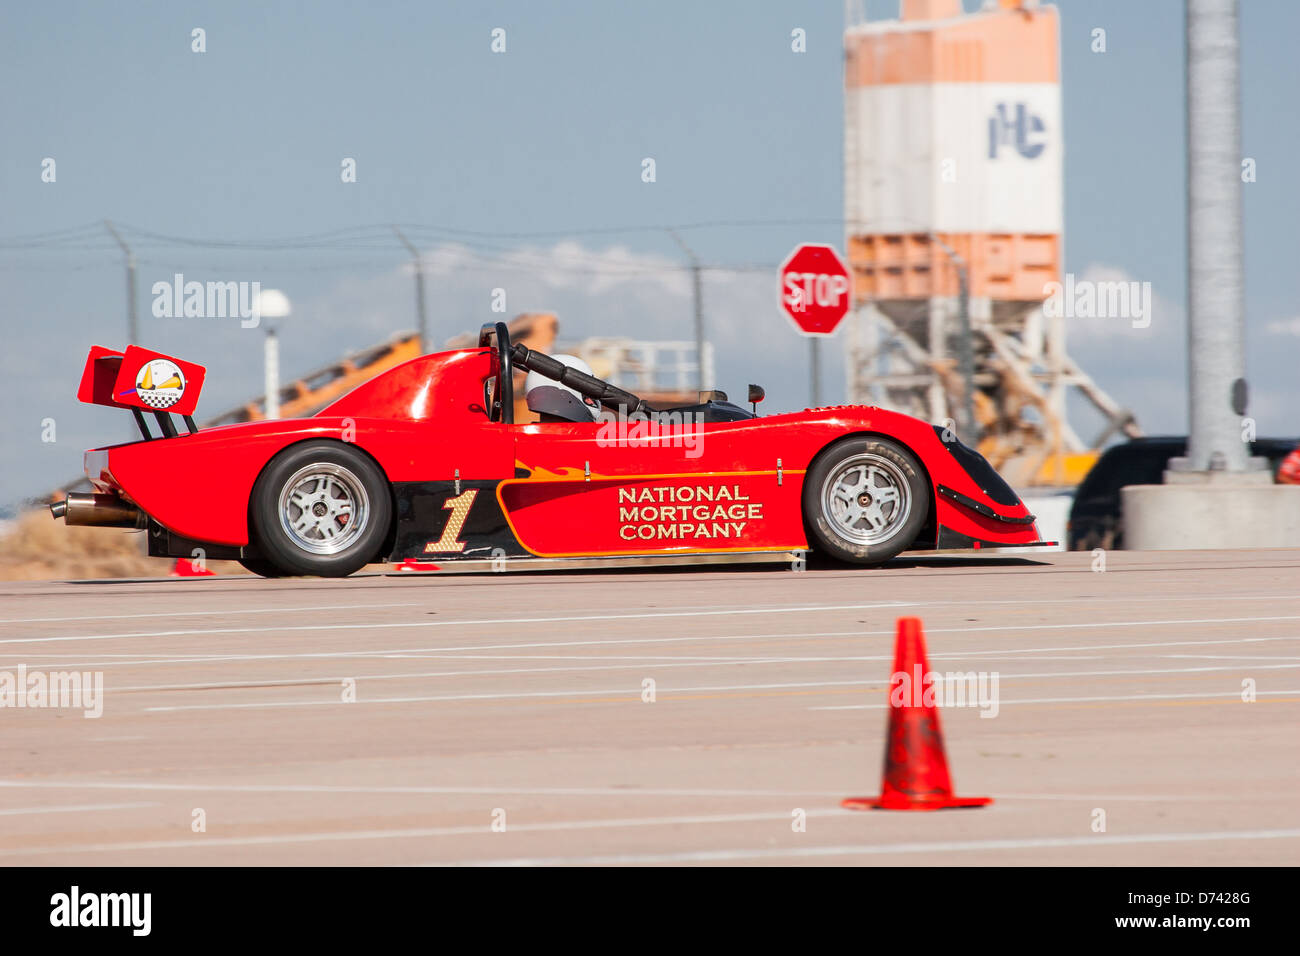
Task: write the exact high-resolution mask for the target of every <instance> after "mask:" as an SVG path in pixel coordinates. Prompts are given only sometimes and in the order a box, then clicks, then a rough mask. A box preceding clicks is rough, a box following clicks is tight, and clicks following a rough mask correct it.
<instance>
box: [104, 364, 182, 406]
mask: <svg viewBox="0 0 1300 956" xmlns="http://www.w3.org/2000/svg"><path fill="white" fill-rule="evenodd" d="M132 393H135V396H136V397H137V398H138V399H140V401H142V402H144V403H145V404H146V405H148V406H149V407H150V408H157V409H163V408H171V407H172V406H173V405H175V404H176V403H177V402H179V401H180V400H181V396H182V395H184V394H185V376H184V374H182V372H181V370H180V368H178V367H177V365H176V363H175V362H171V361H169V360H167V359H152V360H150V361H148V362H145V363H144V364H143V365H141V366H140V371H138V372H136V375H135V388H131V389H127V390H126V391H125V392H122V393H121V395H130V394H132ZM119 397H121V396H119Z"/></svg>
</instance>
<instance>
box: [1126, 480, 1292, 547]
mask: <svg viewBox="0 0 1300 956" xmlns="http://www.w3.org/2000/svg"><path fill="white" fill-rule="evenodd" d="M1120 504H1121V508H1122V509H1123V514H1124V546H1125V547H1126V548H1127V549H1129V550H1132V551H1186V550H1199V549H1205V548H1300V485H1259V484H1254V483H1250V482H1245V483H1230V482H1225V481H1217V482H1212V483H1208V484H1195V485H1193V484H1173V485H1129V486H1128V487H1126V488H1122V489H1120Z"/></svg>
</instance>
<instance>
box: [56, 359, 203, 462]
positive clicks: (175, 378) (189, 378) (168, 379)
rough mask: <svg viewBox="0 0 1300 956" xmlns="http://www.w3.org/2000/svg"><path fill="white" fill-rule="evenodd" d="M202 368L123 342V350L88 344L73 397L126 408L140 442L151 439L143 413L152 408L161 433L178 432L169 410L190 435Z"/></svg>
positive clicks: (168, 435) (194, 427) (169, 435)
mask: <svg viewBox="0 0 1300 956" xmlns="http://www.w3.org/2000/svg"><path fill="white" fill-rule="evenodd" d="M206 374H207V369H205V368H204V367H203V366H202V365H195V364H194V363H193V362H183V361H181V360H180V359H176V358H172V357H171V356H170V355H164V354H163V353H162V352H154V351H151V350H149V349H142V348H140V347H139V346H138V345H128V346H127V347H126V351H125V352H119V351H117V350H115V349H109V348H105V347H104V346H102V345H94V346H91V349H90V354H89V355H87V356H86V367H85V368H84V369H83V370H82V373H81V384H80V386H78V388H77V398H78V399H79V400H80V401H82V402H85V403H86V404H88V405H105V406H107V407H109V408H129V409H131V414H132V415H134V416H135V423H136V426H137V427H138V428H139V429H140V434H141V435H143V436H144V440H145V441H151V440H153V439H154V437H155V436H154V435H152V434H151V433H150V431H149V425H148V422H146V421H145V417H144V412H146V411H149V412H152V413H153V416H154V420H155V421H156V422H157V423H158V428H159V429H160V430H161V432H162V435H161V436H158V437H163V438H175V437H176V436H177V434H178V432H177V429H176V423H175V422H174V421H173V420H172V415H173V414H175V415H180V416H181V418H182V419H183V420H184V421H185V427H186V428H187V429H189V433H190V434H191V435H193V434H195V433H196V432H198V430H199V429H198V426H197V425H195V424H194V418H193V414H194V408H195V406H196V405H198V402H199V392H200V391H202V389H203V377H204V375H206Z"/></svg>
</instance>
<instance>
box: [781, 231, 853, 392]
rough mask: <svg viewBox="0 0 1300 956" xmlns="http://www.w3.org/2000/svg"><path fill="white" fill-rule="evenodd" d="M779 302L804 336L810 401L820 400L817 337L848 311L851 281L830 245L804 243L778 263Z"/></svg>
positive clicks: (832, 332) (832, 327)
mask: <svg viewBox="0 0 1300 956" xmlns="http://www.w3.org/2000/svg"><path fill="white" fill-rule="evenodd" d="M780 278H781V306H782V308H784V309H785V314H786V315H788V316H789V317H790V320H791V321H792V322H794V325H795V328H796V329H798V331H799V334H800V335H805V336H807V337H808V345H809V369H808V371H809V378H810V391H811V394H812V405H813V406H814V407H816V406H817V405H820V404H821V400H822V399H821V369H820V361H819V356H818V348H817V340H818V339H819V338H822V337H825V336H828V335H832V334H834V332H835V329H836V328H837V327H838V326H839V324H840V322H841V321H843V319H844V316H845V315H847V314H848V311H849V304H850V302H851V301H852V299H853V282H852V280H851V279H850V278H849V270H848V268H847V267H846V266H845V265H844V260H842V259H841V258H840V255H839V253H838V252H836V251H835V249H834V248H833V247H831V246H825V245H818V244H815V243H805V244H804V245H801V246H799V248H797V249H795V250H794V252H792V253H790V255H789V257H788V258H787V259H786V260H785V262H783V263H782V264H781V271H780Z"/></svg>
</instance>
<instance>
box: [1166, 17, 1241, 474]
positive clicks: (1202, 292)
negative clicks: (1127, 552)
mask: <svg viewBox="0 0 1300 956" xmlns="http://www.w3.org/2000/svg"><path fill="white" fill-rule="evenodd" d="M1238 59H1239V55H1238V40H1237V0H1187V394H1188V417H1189V418H1190V432H1189V435H1188V439H1187V455H1186V457H1185V458H1175V459H1172V460H1171V461H1170V462H1169V468H1170V471H1171V472H1211V471H1216V472H1238V473H1240V472H1247V471H1256V470H1258V468H1255V467H1252V464H1253V463H1252V462H1251V460H1250V452H1249V449H1248V448H1247V446H1246V443H1245V442H1243V441H1242V440H1241V430H1242V422H1241V419H1242V417H1243V416H1244V415H1245V414H1246V399H1247V396H1246V378H1245V375H1246V359H1245V328H1244V294H1243V287H1242V262H1241V257H1242V229H1241V117H1240V101H1241V90H1240V75H1239V74H1240V65H1239V62H1238Z"/></svg>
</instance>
